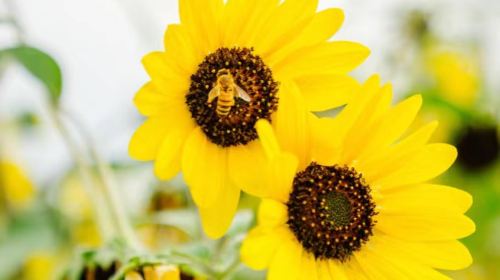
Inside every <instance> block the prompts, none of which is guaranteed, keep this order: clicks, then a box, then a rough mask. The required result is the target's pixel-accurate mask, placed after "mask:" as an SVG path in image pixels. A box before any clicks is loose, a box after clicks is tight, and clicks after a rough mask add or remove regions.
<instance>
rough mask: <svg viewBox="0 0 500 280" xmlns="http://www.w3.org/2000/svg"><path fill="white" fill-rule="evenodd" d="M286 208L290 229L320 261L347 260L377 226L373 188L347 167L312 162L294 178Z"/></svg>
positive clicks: (352, 169)
mask: <svg viewBox="0 0 500 280" xmlns="http://www.w3.org/2000/svg"><path fill="white" fill-rule="evenodd" d="M287 206H288V222H287V223H288V226H289V228H290V229H291V230H292V232H293V233H294V234H295V236H296V237H297V239H298V241H299V242H300V243H301V244H302V246H303V247H304V249H305V250H306V251H308V252H309V253H312V254H314V256H315V257H316V258H317V259H337V260H339V261H345V260H347V259H348V258H349V257H350V256H351V255H352V253H353V252H355V251H357V250H359V249H360V248H361V246H362V245H363V244H364V243H365V242H366V241H368V239H369V238H370V236H371V235H372V230H373V226H374V224H375V221H374V220H373V216H374V215H376V212H375V204H374V203H373V201H372V197H371V195H370V187H369V186H368V185H367V184H366V183H365V181H364V179H363V177H362V176H361V174H359V173H357V172H356V170H355V169H354V168H349V167H346V166H344V167H340V166H338V165H334V166H323V165H318V164H316V163H311V164H310V165H309V166H308V167H307V168H306V169H305V170H304V171H302V172H299V173H297V175H296V176H295V179H294V181H293V191H292V193H291V194H290V197H289V201H288V203H287Z"/></svg>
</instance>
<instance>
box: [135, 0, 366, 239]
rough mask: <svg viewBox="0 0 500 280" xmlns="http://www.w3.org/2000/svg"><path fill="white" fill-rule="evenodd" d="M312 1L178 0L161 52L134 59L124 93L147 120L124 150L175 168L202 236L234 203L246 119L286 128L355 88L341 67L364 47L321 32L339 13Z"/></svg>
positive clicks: (161, 169)
mask: <svg viewBox="0 0 500 280" xmlns="http://www.w3.org/2000/svg"><path fill="white" fill-rule="evenodd" d="M317 2H318V1H317V0H286V1H278V0H272V1H269V0H265V1H264V0H257V1H240V0H229V1H222V0H182V1H179V7H180V21H181V22H180V24H173V25H169V26H168V28H167V31H166V34H165V51H161V52H153V53H151V54H149V55H147V56H146V57H145V58H144V61H143V62H144V67H145V68H146V71H147V72H148V74H149V76H150V78H151V80H150V81H149V82H148V83H147V84H146V85H144V87H143V88H142V89H141V90H140V91H139V92H138V93H137V96H136V98H135V100H134V101H135V104H136V106H137V108H138V109H139V111H140V112H141V113H142V114H144V115H145V116H147V117H148V119H147V120H146V122H145V123H144V124H143V125H142V126H141V127H139V128H138V129H137V131H136V132H135V134H134V136H133V137H132V139H131V142H130V147H129V151H130V155H131V156H132V157H133V158H135V159H138V160H154V161H155V173H156V175H157V176H158V177H159V178H161V179H169V178H171V177H173V176H174V175H176V174H177V173H178V172H179V171H180V170H181V169H182V172H183V175H184V179H185V181H186V182H187V184H188V185H189V187H190V190H191V194H192V196H193V199H194V201H195V203H196V204H197V205H198V206H199V209H200V214H201V217H202V222H203V226H204V229H205V231H206V233H207V234H208V235H209V236H211V237H219V236H221V235H222V234H223V233H224V232H225V231H226V229H227V228H228V226H229V224H230V222H231V220H232V217H233V216H234V213H235V211H236V205H237V203H238V199H239V194H240V188H241V186H238V185H237V184H236V183H235V182H234V180H232V179H231V177H234V176H237V175H236V174H240V173H246V172H249V171H248V170H241V169H238V168H236V167H235V166H238V162H240V161H242V160H253V157H252V155H253V154H256V152H255V150H254V149H256V148H255V147H256V146H257V145H256V142H255V140H256V139H257V138H258V135H257V132H256V130H255V128H254V126H255V123H256V122H257V121H258V120H260V119H266V120H268V121H269V122H270V123H271V124H272V125H273V126H274V127H275V128H276V129H277V130H280V131H288V130H293V129H294V128H295V127H294V125H293V121H294V120H295V119H296V118H297V117H296V116H297V115H301V114H303V113H302V111H306V110H310V111H321V110H326V109H329V108H332V107H336V106H339V105H342V104H344V103H345V102H346V101H347V100H348V99H349V98H350V95H351V93H352V92H354V91H355V90H356V89H357V88H358V87H359V85H358V84H357V82H356V81H355V80H354V79H352V78H350V77H349V76H348V75H347V73H348V72H350V71H351V70H353V69H354V68H355V67H356V66H357V65H359V64H360V63H361V62H362V61H363V60H364V59H365V58H366V56H367V55H368V50H367V49H366V48H365V47H363V46H361V45H359V44H357V43H352V42H345V41H328V40H329V38H330V37H331V36H332V35H333V34H335V32H336V31H337V30H338V29H339V28H340V25H341V24H342V21H343V13H342V11H341V10H339V9H327V10H324V11H320V12H316V8H317ZM325 90H327V91H326V92H328V93H329V94H324V93H325ZM331 93H334V94H331ZM233 175H234V176H233Z"/></svg>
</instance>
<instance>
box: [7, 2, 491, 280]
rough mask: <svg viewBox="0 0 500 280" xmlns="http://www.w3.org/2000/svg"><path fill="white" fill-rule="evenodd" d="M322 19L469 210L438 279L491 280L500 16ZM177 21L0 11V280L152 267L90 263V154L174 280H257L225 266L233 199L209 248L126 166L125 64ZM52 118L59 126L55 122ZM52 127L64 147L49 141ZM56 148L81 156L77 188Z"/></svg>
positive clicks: (133, 13)
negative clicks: (385, 92)
mask: <svg viewBox="0 0 500 280" xmlns="http://www.w3.org/2000/svg"><path fill="white" fill-rule="evenodd" d="M332 6H333V7H340V8H342V9H344V11H345V14H346V20H345V24H344V27H343V28H342V30H341V31H340V32H339V34H337V35H336V38H337V39H345V40H351V41H358V42H362V43H363V44H364V45H366V46H369V47H370V48H371V50H372V53H371V56H370V57H369V58H368V60H367V62H366V63H364V64H363V65H362V66H361V67H359V69H358V70H356V71H355V72H354V75H355V76H356V77H357V78H358V79H359V80H360V81H364V80H365V79H366V78H367V77H368V76H370V75H371V74H372V73H374V72H375V73H380V74H381V76H382V77H383V79H385V80H386V81H392V83H393V85H394V92H395V93H396V94H400V95H399V96H398V97H399V98H403V97H405V96H407V95H410V94H412V93H416V92H420V93H422V94H423V96H424V106H423V109H422V110H423V114H422V115H421V116H420V118H421V119H420V120H417V124H415V125H416V126H418V125H419V124H418V122H420V123H425V122H427V121H428V120H430V119H438V120H439V122H440V128H439V129H438V130H437V133H436V135H435V136H434V137H435V139H434V140H435V141H446V142H451V143H453V144H455V145H456V146H457V148H458V150H459V158H458V161H457V163H456V164H455V165H454V167H453V169H452V170H451V172H449V173H448V174H447V175H446V176H443V177H441V178H440V179H439V181H441V182H443V183H446V184H449V185H453V186H457V187H461V188H463V189H465V190H466V191H468V192H470V193H471V194H472V195H473V196H474V204H473V206H472V209H471V210H470V211H469V216H471V217H472V219H473V220H474V221H475V222H476V225H477V231H476V233H475V234H474V235H472V236H471V237H469V238H467V239H465V240H464V242H465V243H466V244H467V246H468V247H469V248H470V249H471V252H472V255H473V257H474V260H475V262H474V264H473V266H471V267H470V268H469V269H467V270H465V271H460V272H456V273H454V274H452V277H453V278H454V279H499V278H500V268H499V266H498V263H500V245H499V244H500V160H499V156H498V155H499V135H500V132H499V117H500V116H499V112H500V79H498V77H500V56H498V54H497V52H498V49H500V33H499V32H498V26H500V2H499V1H495V0H480V1H477V0H475V1H473V0H463V1H453V0H424V1H421V0H419V1H417V0H408V1H397V0H380V1H368V0H320V8H324V7H332ZM177 8H178V7H177V1H161V0H145V1H139V0H121V1H120V0H86V1H82V0H75V1H65V0H0V198H1V199H0V209H1V212H0V263H2V265H1V266H0V279H51V278H54V277H63V276H64V275H68V274H71V272H74V271H78V272H74V275H77V274H78V273H82V271H87V272H88V271H94V272H96V271H99V272H100V273H101V272H102V273H105V272H106V271H107V269H109V268H113V269H115V270H116V269H118V270H119V269H123V268H124V267H128V266H133V265H136V266H142V265H143V263H147V264H150V263H151V262H152V261H153V263H155V262H156V261H158V260H149V259H140V260H136V262H134V261H131V262H130V263H129V262H128V259H126V258H125V259H122V256H126V255H127V253H126V252H125V253H124V252H122V253H120V254H118V255H119V257H116V251H117V250H118V251H119V248H121V247H120V246H119V245H116V244H115V246H114V247H113V246H111V247H112V249H111V251H113V253H109V254H108V253H106V252H107V251H106V252H104V253H103V252H102V250H97V251H96V248H98V247H99V246H101V245H103V244H104V243H105V241H106V240H107V237H106V236H103V234H101V233H102V232H107V231H109V229H107V227H109V223H103V222H102V220H103V219H102V217H101V218H100V217H99V215H101V214H99V213H96V211H95V207H96V205H101V204H102V200H103V199H104V198H103V197H99V196H98V197H97V198H96V195H95V193H94V194H93V192H92V190H90V191H89V189H88V188H87V185H88V182H90V185H96V186H97V187H98V186H99V184H100V180H101V177H100V175H99V174H100V172H99V166H97V165H96V161H95V160H89V158H95V157H93V156H91V154H92V150H94V152H96V153H98V154H99V155H101V157H102V159H103V161H105V162H107V163H110V168H111V169H112V171H113V176H114V177H115V179H116V186H117V187H118V189H119V197H120V200H121V202H122V204H123V205H124V208H125V210H126V213H127V214H129V216H130V217H132V218H133V221H134V225H135V231H136V232H137V233H138V235H139V238H140V239H141V240H142V241H144V242H145V244H146V247H148V248H150V249H153V250H154V251H155V252H156V253H158V254H160V255H161V254H165V255H168V256H169V260H175V263H174V264H179V269H180V270H181V271H182V273H183V275H184V276H182V277H184V278H182V279H189V278H186V277H188V276H186V275H190V276H191V277H193V276H198V277H207V276H210V275H212V276H213V275H217V277H221V278H223V277H226V278H229V279H263V274H262V273H260V272H253V271H250V270H248V269H246V268H245V267H243V266H242V265H240V264H239V262H238V252H237V250H238V247H239V244H240V243H241V240H242V238H243V235H244V233H245V232H246V231H247V229H248V228H249V227H251V225H252V224H253V223H254V222H255V221H254V220H255V219H254V215H253V213H254V210H255V208H256V204H257V200H256V199H254V198H251V197H248V196H244V197H242V201H241V203H240V212H239V214H238V215H237V218H236V220H235V222H234V224H233V226H232V228H231V230H230V233H229V234H228V236H227V237H225V238H223V239H221V240H219V241H209V240H207V239H206V238H205V237H204V236H203V235H202V233H201V231H200V225H199V220H198V218H197V213H196V209H195V208H194V207H193V204H192V201H191V199H190V197H189V195H188V194H187V192H186V188H185V186H184V183H183V181H182V177H181V176H179V177H177V178H175V179H174V180H172V181H170V182H158V181H157V180H156V179H155V178H153V176H152V175H151V172H150V170H151V166H149V165H148V164H138V163H136V162H133V161H131V160H130V159H129V158H128V156H127V145H128V141H129V139H130V136H131V135H132V133H133V131H134V129H135V128H136V127H137V126H138V125H139V124H140V123H141V119H140V116H139V115H138V113H137V112H136V110H135V109H134V108H133V104H132V99H133V96H134V94H135V91H136V90H137V89H138V88H140V86H141V85H142V83H143V82H144V81H146V80H147V77H146V75H145V73H144V71H143V70H142V67H141V65H140V60H141V58H142V56H143V55H144V54H146V53H147V52H149V51H151V50H155V49H161V48H162V44H163V43H162V38H163V33H164V29H165V27H166V25H167V24H168V23H173V22H177V21H178V14H177ZM20 43H22V44H24V45H20ZM28 46H29V47H28ZM38 66H40V67H38ZM41 66H43V67H41ZM61 74H62V75H61ZM45 93H48V94H47V95H46V94H45ZM60 96H61V97H60ZM54 104H60V105H57V106H58V107H59V108H61V109H60V110H61V114H60V118H63V120H62V121H61V120H60V119H58V118H57V117H56V118H54V112H53V111H54V110H53V109H54V107H55V105H54ZM61 123H62V126H63V131H62V132H65V133H66V134H67V136H69V138H71V139H73V140H72V143H71V145H72V146H68V143H67V141H66V140H65V139H66V138H68V137H66V138H63V137H61ZM82 127H83V128H84V129H82ZM89 143H91V144H90V145H89ZM93 143H98V145H95V144H93ZM71 147H72V148H73V149H75V150H76V151H80V152H81V153H82V154H83V155H84V162H87V167H86V169H85V170H87V171H84V174H86V178H87V183H86V181H85V180H82V178H83V177H82V173H81V168H80V167H79V166H80V165H79V164H78V161H77V160H76V159H75V157H74V154H73V153H72V148H71ZM68 148H69V149H68ZM85 159H87V161H85ZM85 172H86V173H85ZM99 200H101V202H99ZM100 203H101V204H100ZM99 207H100V208H102V207H101V206H99ZM104 212H105V211H104ZM172 244H175V245H174V246H172ZM116 248H118V249H116ZM174 251H175V252H174ZM174 253H175V254H174ZM96 256H97V257H96ZM188 256H189V257H188ZM193 256H194V257H193ZM161 261H163V260H161ZM89 264H90V266H89ZM169 264H170V263H169ZM115 266H116V267H115ZM89 267H90V268H92V269H93V270H92V269H90V268H89ZM82 269H83V270H82ZM85 269H87V270H85ZM89 269H90V270H89Z"/></svg>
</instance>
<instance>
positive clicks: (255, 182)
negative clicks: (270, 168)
mask: <svg viewBox="0 0 500 280" xmlns="http://www.w3.org/2000/svg"><path fill="white" fill-rule="evenodd" d="M228 162H229V166H228V170H229V176H230V177H231V180H233V182H235V184H236V185H238V187H240V188H241V189H242V190H243V191H244V192H247V193H249V194H251V195H254V196H257V197H269V189H270V188H271V186H269V185H268V183H269V180H267V178H266V176H264V174H267V171H266V168H267V164H268V161H267V159H266V156H265V153H264V149H263V148H262V145H261V143H260V142H259V141H252V142H250V143H248V144H246V145H240V146H236V147H230V148H229V158H228ZM255 174H262V175H259V176H256V175H255Z"/></svg>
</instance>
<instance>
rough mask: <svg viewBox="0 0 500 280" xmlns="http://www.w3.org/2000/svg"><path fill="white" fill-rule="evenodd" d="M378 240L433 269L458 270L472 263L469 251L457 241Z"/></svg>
mask: <svg viewBox="0 0 500 280" xmlns="http://www.w3.org/2000/svg"><path fill="white" fill-rule="evenodd" d="M378 238H382V240H383V241H384V242H385V244H386V246H392V247H393V248H394V249H395V250H397V251H400V252H401V253H402V254H405V255H407V256H408V257H410V258H412V259H414V260H415V261H417V262H419V263H421V264H425V265H429V266H431V267H434V268H438V269H448V270H458V269H464V268H466V267H468V266H469V265H471V263H472V257H471V255H470V253H469V250H468V249H467V247H465V246H464V245H463V244H462V243H460V242H459V241H457V240H446V241H433V242H429V241H426V242H409V241H403V240H399V239H397V238H392V237H389V236H383V237H381V236H379V237H378Z"/></svg>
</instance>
